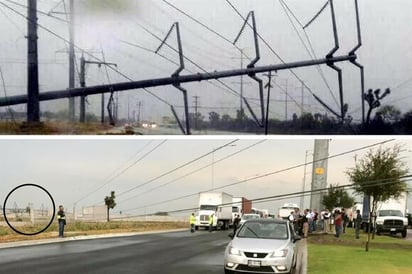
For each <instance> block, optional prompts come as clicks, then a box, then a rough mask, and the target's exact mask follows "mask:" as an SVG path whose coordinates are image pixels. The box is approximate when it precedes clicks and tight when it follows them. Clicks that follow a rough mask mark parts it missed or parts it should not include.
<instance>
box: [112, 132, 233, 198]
mask: <svg viewBox="0 0 412 274" xmlns="http://www.w3.org/2000/svg"><path fill="white" fill-rule="evenodd" d="M238 140H239V139H235V140H233V141H230V142H228V143H226V144H224V145H222V146H220V147H218V148H216V149H214V150H213V151H211V152H208V153H206V154H203V155H201V156H198V157H196V158H194V159H192V160H190V161H188V162H186V163H184V164H182V165H180V166H178V167H175V168H173V169H171V170H169V171H166V172H165V173H163V174H160V175H158V176H156V177H154V178H152V179H150V180H148V181H146V182H144V183H142V184H140V185H137V186H135V187H132V188H131V189H128V190H126V191H123V192H121V193H120V194H118V195H117V197H119V196H121V195H124V194H126V193H129V192H131V191H133V190H136V189H138V188H140V187H142V186H145V185H147V184H150V183H153V182H154V181H156V180H157V179H160V178H162V177H164V176H166V175H169V174H171V173H173V172H175V171H177V170H179V169H182V168H183V167H186V166H188V165H190V164H192V163H194V162H196V161H199V160H200V159H202V158H204V157H206V156H208V155H210V154H212V153H214V152H215V151H216V150H219V149H222V148H224V147H227V146H229V145H231V144H233V143H235V142H237V141H238ZM127 200H130V198H128V199H126V200H123V201H122V202H124V201H127Z"/></svg>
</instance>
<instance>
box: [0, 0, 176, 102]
mask: <svg viewBox="0 0 412 274" xmlns="http://www.w3.org/2000/svg"><path fill="white" fill-rule="evenodd" d="M0 4H1V5H3V6H4V7H6V8H8V9H9V10H11V11H13V12H14V13H16V14H18V15H20V16H22V17H23V18H25V19H26V20H28V21H29V20H30V19H29V18H27V16H25V15H24V14H22V13H20V12H19V11H17V10H15V9H13V8H12V7H10V6H8V5H6V4H4V3H2V2H0ZM37 26H38V27H40V28H41V29H43V30H45V31H46V32H48V33H50V34H52V35H53V36H55V37H57V38H59V39H61V40H63V41H64V42H66V43H68V44H70V41H68V40H67V39H66V38H64V37H62V36H60V35H59V34H57V33H55V32H53V31H52V30H50V29H48V28H46V27H44V26H43V25H41V24H38V23H37ZM73 46H74V47H75V48H77V49H78V50H80V51H81V52H82V53H84V54H86V55H88V56H89V57H92V58H93V59H94V60H97V61H99V62H103V60H101V59H100V58H98V57H96V56H94V55H93V54H91V53H89V52H87V51H85V50H83V49H82V48H80V47H79V46H77V45H75V44H74V45H73ZM109 68H110V69H111V70H113V71H115V72H116V73H118V74H119V75H121V76H122V77H124V78H125V79H127V80H129V81H133V79H131V78H130V77H128V76H127V75H125V74H124V73H122V72H121V71H119V70H118V69H116V68H114V67H113V66H109ZM143 90H144V91H146V92H147V93H149V94H150V95H152V96H153V97H155V98H157V99H158V100H160V101H162V102H163V103H165V104H167V105H169V106H170V104H169V103H168V102H167V101H166V100H164V99H162V98H160V97H159V96H157V95H155V94H154V93H152V92H151V91H149V90H148V89H147V88H143Z"/></svg>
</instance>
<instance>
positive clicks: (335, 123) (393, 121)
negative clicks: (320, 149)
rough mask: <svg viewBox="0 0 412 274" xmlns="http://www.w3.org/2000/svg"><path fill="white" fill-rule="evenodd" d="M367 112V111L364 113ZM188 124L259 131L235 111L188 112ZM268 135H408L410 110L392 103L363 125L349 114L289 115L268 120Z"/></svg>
mask: <svg viewBox="0 0 412 274" xmlns="http://www.w3.org/2000/svg"><path fill="white" fill-rule="evenodd" d="M368 113H369V114H371V111H369V112H368ZM189 116H190V124H191V126H192V128H194V129H197V130H208V129H213V130H225V131H235V132H263V129H262V128H259V127H258V126H257V124H256V122H255V121H254V120H253V119H251V118H250V117H248V116H247V115H245V114H244V113H241V112H240V111H239V110H238V111H237V114H236V117H231V116H230V115H228V114H224V115H220V114H218V113H217V112H214V111H212V112H209V116H208V117H207V118H206V117H205V116H203V115H201V114H200V113H197V114H196V115H195V114H194V113H190V115H189ZM268 128H269V134H328V135H334V134H350V135H353V134H368V135H376V134H411V133H412V110H410V111H408V112H406V113H403V114H402V112H401V111H400V110H399V109H398V108H396V107H395V106H393V105H385V106H381V107H379V108H377V110H376V112H375V114H374V115H369V119H368V121H367V122H366V123H365V124H362V123H355V122H353V118H352V117H351V116H349V115H348V116H346V118H345V120H344V121H343V122H342V121H341V120H338V119H337V118H335V117H334V116H330V115H327V114H322V113H303V114H302V115H300V116H298V115H297V114H293V117H292V119H291V120H287V121H281V120H279V119H270V120H269V122H268Z"/></svg>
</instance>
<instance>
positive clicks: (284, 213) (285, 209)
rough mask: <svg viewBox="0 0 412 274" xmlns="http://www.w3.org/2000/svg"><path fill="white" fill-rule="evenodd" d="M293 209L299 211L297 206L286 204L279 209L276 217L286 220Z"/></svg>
mask: <svg viewBox="0 0 412 274" xmlns="http://www.w3.org/2000/svg"><path fill="white" fill-rule="evenodd" d="M295 208H297V209H299V206H298V205H297V204H293V203H286V204H284V205H283V206H282V207H281V208H279V210H278V217H279V218H280V219H285V220H286V219H288V217H289V215H290V213H291V212H292V211H295Z"/></svg>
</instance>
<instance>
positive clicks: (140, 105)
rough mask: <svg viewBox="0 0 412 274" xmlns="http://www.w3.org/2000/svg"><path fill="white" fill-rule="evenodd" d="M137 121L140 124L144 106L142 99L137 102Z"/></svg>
mask: <svg viewBox="0 0 412 274" xmlns="http://www.w3.org/2000/svg"><path fill="white" fill-rule="evenodd" d="M137 107H138V108H137V123H138V124H140V113H141V108H142V101H139V103H138V104H137Z"/></svg>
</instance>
